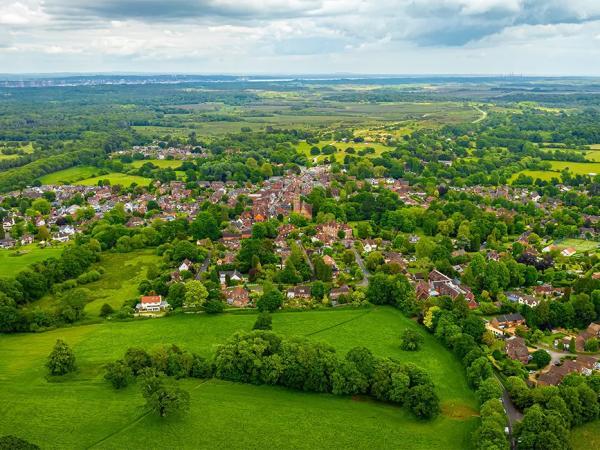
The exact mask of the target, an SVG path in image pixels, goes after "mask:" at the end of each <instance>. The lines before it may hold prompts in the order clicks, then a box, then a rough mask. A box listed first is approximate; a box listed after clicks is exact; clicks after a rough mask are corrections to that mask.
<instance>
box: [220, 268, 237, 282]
mask: <svg viewBox="0 0 600 450" xmlns="http://www.w3.org/2000/svg"><path fill="white" fill-rule="evenodd" d="M242 280H243V275H242V274H241V273H240V272H238V271H237V270H225V271H223V272H219V281H220V282H221V284H227V282H228V281H236V282H237V281H242Z"/></svg>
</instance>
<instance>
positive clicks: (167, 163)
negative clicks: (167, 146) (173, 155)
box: [130, 159, 182, 169]
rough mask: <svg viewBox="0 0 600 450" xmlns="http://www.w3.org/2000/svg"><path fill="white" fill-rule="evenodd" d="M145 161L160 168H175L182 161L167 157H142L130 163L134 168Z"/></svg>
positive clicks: (140, 165)
mask: <svg viewBox="0 0 600 450" xmlns="http://www.w3.org/2000/svg"><path fill="white" fill-rule="evenodd" d="M146 163H152V164H154V165H155V166H156V167H160V168H161V169H164V168H167V167H170V168H172V169H176V168H178V167H180V166H181V163H182V161H178V160H174V159H173V160H169V159H143V160H140V161H134V162H132V163H131V164H130V166H131V167H133V168H134V169H138V168H140V167H142V166H143V165H144V164H146Z"/></svg>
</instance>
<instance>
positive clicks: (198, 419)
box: [0, 307, 478, 449]
mask: <svg viewBox="0 0 600 450" xmlns="http://www.w3.org/2000/svg"><path fill="white" fill-rule="evenodd" d="M255 318H256V316H255V315H254V314H222V315H217V316H207V315H204V314H200V315H193V314H189V315H188V314H182V315H174V316H170V317H165V318H162V319H150V320H136V321H132V322H116V323H115V322H104V323H98V324H93V325H86V326H77V327H72V328H62V329H58V330H54V331H49V332H46V333H40V334H21V335H7V336H1V337H0V390H1V392H3V406H4V410H5V413H4V414H2V415H0V435H2V434H9V433H10V434H15V435H18V436H21V437H23V438H25V439H27V440H29V441H31V442H34V443H39V444H40V445H42V446H43V447H44V448H90V447H96V448H135V447H138V446H145V447H152V448H158V447H164V446H168V447H170V448H199V447H208V446H210V447H211V448H225V447H226V448H262V447H266V446H271V447H273V446H274V447H275V448H316V447H323V446H331V447H335V448H338V447H339V448H347V447H352V448H385V447H397V446H398V445H400V444H399V443H402V444H401V446H402V447H403V448H410V449H430V448H445V449H465V448H469V447H470V438H471V433H472V432H473V430H474V428H475V427H476V426H477V423H478V419H477V417H476V415H477V402H476V400H475V396H474V394H473V392H472V391H470V390H469V389H468V387H467V384H466V381H465V376H464V370H463V368H462V367H461V365H460V363H459V362H458V360H457V359H456V358H455V357H454V356H453V355H452V354H451V353H449V352H448V351H447V350H446V349H444V348H443V347H442V346H441V345H440V344H438V343H437V341H435V339H434V338H433V337H432V336H430V335H428V334H427V333H426V332H425V331H424V330H423V329H422V328H420V327H419V325H418V324H416V322H414V321H412V320H410V319H408V318H406V317H404V316H403V315H402V314H401V313H400V312H399V311H397V310H395V309H392V308H390V307H382V308H372V309H338V310H325V311H310V312H284V313H277V314H274V316H273V329H274V330H275V331H276V332H279V333H282V334H285V335H304V336H307V337H309V338H310V339H314V340H319V341H323V342H327V343H329V344H331V345H333V346H334V347H335V348H336V349H337V350H338V351H339V352H341V353H343V352H345V351H346V350H348V349H349V348H351V347H353V346H356V345H364V346H366V347H368V348H370V349H371V350H372V351H373V352H374V353H375V354H376V355H377V356H391V357H394V358H397V359H398V360H401V361H410V362H414V363H415V364H418V365H419V366H421V367H423V368H424V369H426V370H427V371H428V372H429V373H430V374H431V376H432V378H433V380H434V383H435V384H436V386H437V390H438V393H439V395H440V399H441V402H442V414H441V415H440V416H439V417H438V418H437V419H435V420H433V421H431V422H426V421H421V420H417V419H416V418H414V416H412V415H411V414H410V413H409V412H407V411H406V410H405V409H402V408H398V407H396V406H393V405H388V404H384V403H379V402H375V401H372V400H367V399H363V398H345V397H336V396H332V395H328V394H311V393H304V392H298V391H293V390H288V389H284V388H280V387H271V386H251V385H242V384H235V383H228V382H223V381H219V380H210V381H208V382H202V381H201V380H185V381H181V382H179V383H180V384H181V385H182V387H184V388H185V389H186V390H188V391H189V392H190V394H191V411H190V413H189V414H187V415H184V416H182V417H172V418H167V419H166V420H160V419H158V418H157V417H154V416H152V415H147V414H146V412H145V409H144V406H143V404H144V401H143V399H142V396H141V394H140V392H139V387H138V386H135V385H133V386H130V387H128V388H127V389H125V390H124V391H116V390H113V388H112V387H110V386H109V384H108V383H107V382H105V381H104V380H103V378H102V376H103V365H104V364H106V363H107V362H109V361H112V360H114V359H116V358H118V357H121V356H122V354H123V352H124V351H125V349H127V348H128V347H130V346H140V347H143V348H146V349H152V348H153V347H156V346H158V345H161V344H169V343H177V344H179V345H180V346H181V347H183V348H186V349H189V350H192V351H194V352H197V353H200V354H203V355H206V356H210V355H212V354H213V353H214V349H215V346H216V345H217V344H219V343H220V342H223V340H224V339H226V338H227V337H229V336H230V335H231V334H233V333H234V332H235V331H237V330H250V329H251V327H252V324H253V323H254V320H255ZM407 327H410V328H414V329H415V330H417V331H418V332H419V333H421V334H423V336H424V338H425V342H424V345H423V349H422V350H421V351H419V352H415V353H411V352H403V351H401V350H400V349H399V334H400V332H401V331H402V329H404V328H407ZM58 338H60V339H64V340H65V341H66V342H68V343H69V344H70V345H71V346H72V348H73V350H74V352H75V354H76V357H77V361H78V368H79V369H78V371H77V372H76V373H74V374H71V375H68V376H66V377H65V378H64V379H63V380H60V381H57V380H54V379H52V380H47V379H46V370H45V368H44V362H45V359H46V356H47V355H48V353H49V352H50V350H51V349H52V346H53V345H54V342H55V341H56V339H58ZM25 418H26V419H25Z"/></svg>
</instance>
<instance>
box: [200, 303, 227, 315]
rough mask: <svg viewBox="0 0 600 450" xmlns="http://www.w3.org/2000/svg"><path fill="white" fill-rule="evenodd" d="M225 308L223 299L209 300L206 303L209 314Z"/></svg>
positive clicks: (205, 309) (205, 306)
mask: <svg viewBox="0 0 600 450" xmlns="http://www.w3.org/2000/svg"><path fill="white" fill-rule="evenodd" d="M224 310H225V304H224V303H223V302H222V301H221V300H209V301H207V302H206V303H205V304H204V311H206V313H207V314H219V313H222V312H223V311H224Z"/></svg>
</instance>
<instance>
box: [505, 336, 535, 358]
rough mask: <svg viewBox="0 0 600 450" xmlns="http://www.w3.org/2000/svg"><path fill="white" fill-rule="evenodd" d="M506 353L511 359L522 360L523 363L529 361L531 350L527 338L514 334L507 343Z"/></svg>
mask: <svg viewBox="0 0 600 450" xmlns="http://www.w3.org/2000/svg"><path fill="white" fill-rule="evenodd" d="M505 349H506V354H507V355H508V357H509V358H510V359H514V360H516V361H521V362H522V363H523V364H527V363H528V362H529V350H528V349H527V344H525V339H523V338H522V337H519V336H512V337H510V338H508V339H507V340H506V343H505Z"/></svg>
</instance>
